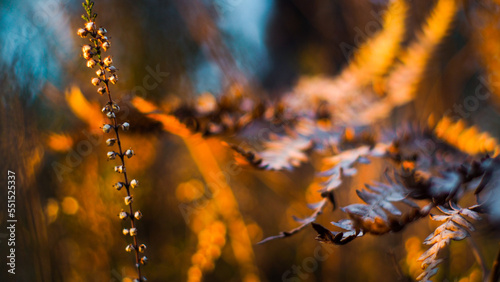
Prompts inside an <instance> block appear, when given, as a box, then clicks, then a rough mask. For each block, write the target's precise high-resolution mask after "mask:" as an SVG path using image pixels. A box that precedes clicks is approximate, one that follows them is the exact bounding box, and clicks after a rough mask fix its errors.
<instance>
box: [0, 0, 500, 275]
mask: <svg viewBox="0 0 500 282" xmlns="http://www.w3.org/2000/svg"><path fill="white" fill-rule="evenodd" d="M96 2H97V3H96V6H95V11H96V12H97V13H98V14H99V16H98V24H99V25H102V26H104V27H106V29H107V30H108V32H109V35H110V36H109V37H110V40H111V42H112V49H111V51H110V53H111V54H112V55H113V60H114V61H115V64H116V66H117V67H118V69H119V75H120V83H119V84H117V85H116V86H114V87H113V91H114V96H115V97H119V102H120V104H121V105H123V109H124V118H125V119H126V120H130V121H131V124H132V130H131V132H130V134H126V135H125V136H124V137H123V140H122V142H123V144H124V145H125V147H126V148H128V147H132V148H133V149H134V150H135V151H136V154H137V155H136V156H135V157H134V158H133V159H131V160H130V161H129V162H128V163H127V164H128V166H129V167H128V171H129V172H131V174H132V176H133V177H134V178H137V179H139V180H140V181H141V184H142V185H141V188H140V189H139V190H137V191H134V193H135V195H136V206H138V207H139V208H140V209H141V211H142V212H143V214H144V218H143V220H141V221H140V222H139V238H140V240H141V241H143V242H144V243H146V244H147V246H148V247H149V248H148V256H149V257H150V261H151V263H150V264H149V266H146V267H145V273H146V276H147V277H148V278H149V280H150V281H186V280H188V281H198V280H200V279H201V280H203V281H279V280H282V279H283V277H292V276H293V275H291V276H287V275H285V274H286V271H289V270H290V271H291V270H293V267H294V266H301V267H302V268H303V269H304V268H307V267H308V266H307V263H306V266H304V262H305V261H306V259H307V258H310V257H314V252H315V249H316V248H317V247H318V245H319V243H318V242H316V241H315V240H313V238H314V237H315V235H316V234H315V232H314V231H313V230H312V229H307V230H305V231H304V232H302V233H300V234H298V235H297V236H295V237H293V238H289V239H285V240H281V241H274V242H270V243H267V244H265V245H255V243H256V242H258V241H260V240H262V239H263V238H264V237H265V236H268V235H272V234H276V233H277V232H279V231H280V230H288V229H291V228H293V227H294V226H296V224H297V223H296V222H294V221H293V219H292V215H297V216H306V215H308V214H309V213H310V212H309V211H308V209H307V207H306V204H307V203H311V202H316V201H318V200H319V198H318V197H319V195H318V193H316V191H317V190H318V189H319V187H318V185H319V184H318V183H316V182H315V181H313V178H314V171H315V167H318V166H320V165H321V164H320V162H319V160H315V159H313V160H311V162H310V163H307V164H303V165H301V166H300V167H298V168H296V169H295V170H293V171H285V172H269V171H257V170H254V169H252V168H248V167H240V166H238V165H237V164H236V163H235V161H234V158H233V156H232V154H231V152H230V150H228V149H227V148H226V147H224V146H223V145H222V144H221V142H220V139H218V138H207V139H204V138H202V137H201V136H200V135H192V134H191V133H189V131H188V130H187V129H186V128H185V127H184V126H183V125H182V124H177V123H176V120H172V119H169V116H161V115H160V116H159V117H158V118H157V119H150V118H148V117H146V116H145V115H143V114H142V112H148V110H147V109H149V110H155V109H157V108H158V107H160V108H162V109H165V110H167V111H168V109H173V108H175V107H176V106H177V105H179V104H183V103H187V104H196V105H199V106H200V105H201V106H200V107H202V108H203V105H204V103H208V104H210V101H211V99H213V96H215V97H220V96H221V95H223V94H224V93H234V92H244V93H247V94H251V95H254V96H256V97H260V99H263V100H276V99H279V98H280V97H282V96H284V95H285V94H286V93H289V92H292V91H294V89H295V88H296V86H297V85H298V84H297V83H298V81H304V79H312V80H309V81H308V82H307V83H310V84H312V85H313V86H314V85H315V83H316V82H315V80H314V79H315V78H317V79H320V78H322V77H326V78H328V77H335V76H336V75H338V74H339V73H341V71H342V70H345V69H348V68H349V67H347V66H349V64H350V63H352V61H351V59H352V56H351V55H352V53H353V52H356V50H358V49H359V47H361V46H362V45H363V43H366V42H367V41H368V40H370V38H373V37H374V35H376V34H378V32H379V31H380V30H381V28H382V21H383V20H382V17H381V15H382V14H383V13H384V11H385V10H386V9H387V6H388V5H389V4H390V3H391V2H389V1H384V0H376V1H375V0H372V1H369V0H346V1H344V0H339V1H321V0H312V1H298V0H214V1H207V0H189V1H185V0H173V1H150V0H146V1H140V2H139V1H130V0H122V1H96ZM403 2H404V3H406V5H407V6H408V8H407V12H406V13H405V15H406V17H405V18H403V19H402V21H396V22H394V23H393V24H394V25H393V26H388V27H387V28H392V29H391V32H390V33H388V35H387V38H391V37H394V36H400V37H398V39H399V41H400V45H401V46H404V47H407V46H412V45H411V42H413V40H414V39H415V38H417V37H418V36H419V34H421V31H422V30H423V28H422V27H424V29H425V26H426V24H427V23H426V22H425V20H426V18H427V16H428V14H429V13H430V11H432V9H433V7H435V5H436V3H437V2H438V1H403ZM441 2H448V3H447V4H446V3H445V4H443V5H444V6H443V7H442V8H443V9H444V12H448V13H450V15H451V17H454V18H453V21H452V23H451V24H450V26H451V27H450V28H449V29H446V28H444V30H443V31H442V33H443V36H445V37H444V40H442V41H441V40H440V41H439V42H438V43H439V44H438V47H437V48H436V49H435V50H432V52H429V53H426V54H425V55H426V56H427V57H424V59H425V60H423V62H422V64H421V65H419V66H420V67H419V68H418V69H417V70H418V71H419V72H418V73H419V76H418V81H417V82H418V83H416V84H415V85H413V86H411V87H412V88H411V91H412V92H414V93H415V94H413V95H414V96H413V98H412V99H413V101H412V102H411V103H409V104H407V105H405V106H401V107H398V108H396V110H395V111H394V112H393V113H392V115H391V116H390V118H389V122H388V123H389V124H392V125H393V126H398V125H400V124H401V121H404V120H406V121H427V119H428V118H429V116H430V115H431V114H432V115H433V116H435V117H441V116H442V115H443V114H451V115H457V112H456V111H455V110H454V108H453V105H455V104H462V103H463V101H464V99H466V98H467V97H469V96H472V95H474V94H475V91H476V88H477V87H478V85H487V86H485V87H486V88H488V89H489V90H490V91H491V93H493V94H494V95H491V97H489V99H487V100H481V101H480V105H479V106H478V108H477V110H475V111H473V112H471V113H469V112H467V113H466V115H461V116H460V117H461V118H463V119H464V120H466V121H467V122H469V123H470V124H475V125H477V126H478V127H479V128H480V129H481V130H484V131H488V132H489V133H490V134H491V135H492V136H495V137H498V136H499V133H500V132H499V130H498V128H499V122H500V119H499V116H498V105H499V104H498V98H499V97H500V84H499V81H500V80H499V79H498V71H499V70H500V63H499V60H498V54H500V40H499V38H500V28H499V24H500V22H499V20H500V8H499V6H498V5H499V4H500V3H497V1H475V0H463V1H458V0H457V1H441ZM82 11H83V10H82V8H81V5H80V3H78V1H69V0H45V1H41V0H18V1H14V0H10V1H9V0H4V1H2V2H1V6H0V22H1V23H2V26H3V27H4V28H2V29H1V30H0V66H1V68H0V83H1V86H2V87H1V88H0V92H1V95H2V96H1V99H0V107H1V109H0V116H1V118H0V126H1V133H2V135H1V136H2V137H1V141H0V152H1V156H2V162H1V165H0V167H2V174H3V173H4V172H5V171H6V170H7V169H11V170H14V171H16V173H17V192H18V195H17V217H18V220H19V222H18V229H17V232H18V248H17V250H18V252H17V255H18V264H17V267H18V274H16V279H17V281H131V280H129V278H128V277H129V276H131V275H133V274H134V269H133V259H132V257H131V256H129V255H127V254H126V253H125V251H124V248H125V246H126V244H127V243H126V240H125V238H124V237H123V236H121V228H122V226H121V225H122V222H120V221H119V220H118V217H117V214H118V212H119V211H120V209H121V208H122V198H121V196H119V195H118V194H119V192H116V191H115V190H114V189H113V188H112V187H111V185H112V183H114V182H115V181H116V180H117V179H118V176H117V175H115V173H114V172H113V171H112V164H111V163H108V162H107V161H106V158H105V153H106V147H105V146H104V142H103V140H104V139H103V138H105V137H103V135H102V134H101V133H100V130H99V126H101V125H102V123H103V122H104V117H103V115H102V114H101V113H100V105H101V104H103V103H104V100H103V99H102V97H100V96H99V95H97V94H96V93H95V89H94V88H93V87H92V86H91V85H90V79H91V77H92V74H93V72H92V71H90V70H89V69H87V68H86V67H85V62H84V60H82V59H81V55H80V46H81V45H82V44H83V43H82V41H81V39H80V38H78V37H77V36H76V34H75V31H76V29H77V28H78V27H80V26H81V25H82V20H81V19H80V14H81V13H82ZM441 12H443V11H441ZM440 15H442V13H441V14H440ZM400 25H404V26H405V27H406V29H403V30H399V29H397V28H398V27H399V26H400ZM436 28H439V27H436ZM433 32H436V33H439V32H440V31H438V30H433ZM382 46H383V45H382ZM416 48H417V49H418V48H424V50H427V49H425V48H426V45H420V46H417V47H416ZM378 52H379V53H377V56H389V57H390V56H395V55H396V54H393V53H391V52H399V51H397V50H394V49H391V48H387V49H385V48H380V49H378ZM417 53H418V52H417ZM424 53H425V52H424ZM368 58H373V54H371V55H370V54H369V56H368ZM401 58H404V55H403V56H398V58H396V61H397V60H400V59H401ZM409 59H410V60H411V59H412V58H409ZM416 59H418V58H416ZM361 60H363V58H361ZM361 63H362V62H361ZM352 65H353V64H351V66H352ZM417 65H418V64H417ZM387 67H388V68H391V67H390V66H387ZM420 72H421V73H420ZM155 73H156V75H155ZM158 73H160V75H158ZM404 74H405V73H403V79H409V80H411V79H414V78H415V77H413V76H414V75H415V73H410V74H406V75H412V77H404ZM357 75H359V76H363V75H364V74H363V73H358V74H357ZM373 75H377V76H378V77H380V79H381V80H383V79H385V78H386V76H385V74H384V73H382V74H379V73H374V74H373ZM372 78H373V77H372V75H370V77H369V79H370V81H371V79H372ZM482 83H483V84H482ZM383 84H384V83H380V84H377V83H374V82H370V88H371V89H372V90H374V91H375V92H377V91H380V92H384V91H385V90H383V89H382V90H380V88H379V86H380V85H383ZM300 85H303V84H299V86H300ZM308 85H309V84H308ZM309 86H310V85H309ZM299 88H300V87H299ZM398 90H399V88H397V89H396V90H395V91H396V92H397V91H398ZM306 92H307V91H306ZM208 93H210V94H208ZM136 95H139V96H140V97H141V98H143V99H135V100H134V97H135V96H136ZM200 97H202V98H200ZM203 97H204V98H203ZM384 169H385V166H384V164H383V163H382V162H374V164H372V165H370V166H369V167H364V166H360V167H359V174H358V175H357V176H356V177H354V178H352V179H350V180H347V181H346V182H345V183H344V184H343V186H342V187H341V188H340V190H339V193H338V194H339V198H338V202H340V203H353V202H356V201H358V199H357V197H356V195H355V193H354V191H355V189H356V188H359V187H362V185H363V184H364V183H367V182H371V181H373V180H380V179H381V175H382V172H383V171H384ZM2 179H4V178H2ZM3 187H5V185H4V186H3ZM210 191H217V193H215V194H214V195H211V194H210ZM207 195H209V196H207ZM2 206H3V205H2ZM337 213H339V211H338V210H337V211H335V212H334V213H329V212H326V214H325V215H323V216H322V217H321V218H320V221H321V222H325V223H327V222H329V221H332V220H334V219H337V218H338V214H337ZM0 220H1V221H2V222H4V221H5V220H6V213H5V210H4V209H2V211H1V213H0ZM435 227H436V224H435V223H432V222H427V221H420V222H417V223H415V224H413V225H411V226H409V227H408V228H407V229H405V230H404V231H402V232H399V233H395V234H388V235H386V236H382V237H377V236H366V237H364V238H363V239H361V240H358V241H357V243H356V244H350V245H346V246H342V247H334V249H333V251H332V252H331V253H328V255H327V256H326V259H325V260H324V261H316V262H317V264H318V267H317V269H315V270H314V271H311V272H307V271H304V275H302V276H300V279H303V280H306V281H396V280H398V279H400V280H412V279H415V277H416V276H418V274H419V272H420V271H421V270H420V268H419V263H417V262H416V258H418V257H419V256H420V254H421V253H422V252H423V251H424V250H425V248H424V246H423V245H422V244H421V243H422V241H423V239H424V238H425V237H426V236H427V235H428V234H429V233H430V231H431V230H432V228H435ZM486 231H487V232H478V234H481V235H474V236H476V237H477V238H475V239H477V241H478V242H480V244H479V245H480V249H481V251H482V252H483V253H484V255H485V257H486V259H487V261H489V262H492V261H493V258H494V256H495V253H496V249H497V247H498V245H497V244H496V242H498V235H495V234H496V233H495V232H494V231H492V230H486ZM1 232H3V231H1ZM2 241H3V240H2ZM492 246H493V247H492ZM4 247H5V244H4V242H2V254H4V253H6V252H4V251H3V248H4ZM450 253H451V255H450V256H449V257H450V259H449V260H447V261H446V262H445V263H444V265H445V266H444V267H443V270H442V272H443V273H442V274H441V275H442V276H439V277H443V276H446V277H450V278H451V279H453V280H455V281H461V282H465V281H480V279H481V271H480V268H479V266H478V265H477V264H476V263H475V260H474V258H473V256H472V254H471V251H470V250H469V248H468V247H467V245H466V243H464V242H458V243H457V244H453V245H452V247H451V248H450ZM5 267H6V266H5V264H3V265H2V272H1V273H2V274H1V277H5V279H7V277H6V276H5V275H6V270H4V268H5ZM294 277H298V276H294ZM5 279H3V278H2V280H3V281H6V280H5ZM438 279H439V278H438ZM290 281H295V280H290Z"/></svg>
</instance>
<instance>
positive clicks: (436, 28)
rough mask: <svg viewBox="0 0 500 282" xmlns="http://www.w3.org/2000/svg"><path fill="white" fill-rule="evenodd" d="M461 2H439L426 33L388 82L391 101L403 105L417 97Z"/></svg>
mask: <svg viewBox="0 0 500 282" xmlns="http://www.w3.org/2000/svg"><path fill="white" fill-rule="evenodd" d="M457 2H458V1H456V0H439V1H438V2H437V4H436V5H435V7H434V8H433V9H432V11H431V12H430V14H429V16H428V17H427V18H426V20H425V23H424V26H423V28H422V32H421V33H420V34H419V35H418V36H417V39H416V40H415V41H414V42H413V43H412V44H411V45H410V46H409V47H408V49H407V51H406V53H405V54H404V55H403V56H402V57H401V61H402V63H401V64H400V65H399V66H397V67H396V68H395V69H394V71H393V72H392V73H391V75H390V77H389V78H388V80H387V92H388V97H387V98H388V99H391V100H392V101H393V103H396V104H402V103H404V102H406V101H408V100H410V99H412V98H413V97H414V96H415V94H416V91H417V87H418V84H419V83H420V81H421V80H422V77H423V75H424V71H425V67H426V65H427V63H428V62H429V59H430V58H431V56H432V54H433V52H434V51H435V50H436V47H437V46H438V45H439V43H441V42H442V40H443V38H444V37H445V36H446V35H447V34H448V31H449V30H450V28H451V26H452V23H453V19H454V18H455V14H456V13H457V10H458V3H457Z"/></svg>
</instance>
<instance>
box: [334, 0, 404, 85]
mask: <svg viewBox="0 0 500 282" xmlns="http://www.w3.org/2000/svg"><path fill="white" fill-rule="evenodd" d="M407 10H408V4H407V3H406V1H402V0H396V1H390V4H389V6H388V7H387V11H386V12H385V14H384V17H383V23H382V30H380V32H379V33H377V34H376V35H375V36H374V37H372V38H371V39H368V40H367V41H366V42H365V43H364V44H363V45H362V46H361V47H360V48H359V49H358V51H357V52H356V54H355V55H354V58H353V60H352V62H351V63H350V64H349V65H348V66H347V68H346V69H345V70H344V71H343V73H342V75H341V76H346V77H352V78H353V79H354V80H356V82H357V84H358V85H360V86H362V85H366V84H368V83H370V82H371V81H372V80H373V79H374V78H378V77H380V76H382V75H384V74H385V73H386V72H387V71H388V69H389V68H390V67H391V65H392V64H393V62H394V59H395V58H396V56H397V55H398V53H399V51H400V49H401V45H400V44H401V41H402V39H403V38H404V34H405V31H406V24H405V20H406V16H407Z"/></svg>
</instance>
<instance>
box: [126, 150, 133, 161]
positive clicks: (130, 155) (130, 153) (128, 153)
mask: <svg viewBox="0 0 500 282" xmlns="http://www.w3.org/2000/svg"><path fill="white" fill-rule="evenodd" d="M133 155H135V154H134V151H133V150H132V149H128V150H127V151H125V156H127V158H129V159H130V158H131V157H132V156H133Z"/></svg>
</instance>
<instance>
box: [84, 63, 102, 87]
mask: <svg viewBox="0 0 500 282" xmlns="http://www.w3.org/2000/svg"><path fill="white" fill-rule="evenodd" d="M87 64H88V62H87ZM91 82H92V84H93V85H94V86H97V85H99V83H101V80H100V79H99V78H97V77H94V78H92V80H91Z"/></svg>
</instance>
